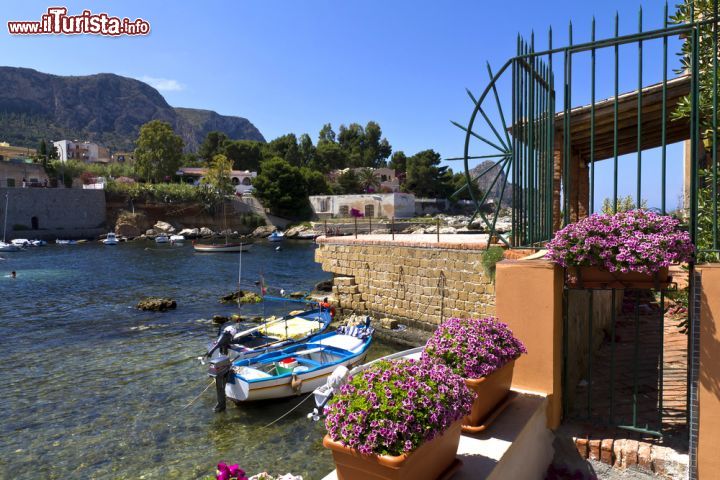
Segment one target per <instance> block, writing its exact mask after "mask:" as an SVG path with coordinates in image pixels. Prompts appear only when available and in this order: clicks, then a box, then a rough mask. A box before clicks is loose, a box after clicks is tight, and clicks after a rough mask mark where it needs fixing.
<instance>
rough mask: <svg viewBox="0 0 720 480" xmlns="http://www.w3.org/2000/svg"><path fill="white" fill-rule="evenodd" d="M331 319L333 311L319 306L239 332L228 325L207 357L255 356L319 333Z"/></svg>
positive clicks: (237, 357) (235, 357)
mask: <svg viewBox="0 0 720 480" xmlns="http://www.w3.org/2000/svg"><path fill="white" fill-rule="evenodd" d="M330 322H332V310H331V309H329V308H319V309H317V308H316V309H314V310H308V311H306V312H302V313H299V314H294V315H286V316H284V317H282V318H278V319H275V320H273V321H270V322H267V323H264V324H262V325H259V326H257V327H254V328H250V329H248V330H245V331H242V332H240V331H238V328H237V325H227V326H226V327H224V328H223V329H222V330H221V331H220V334H219V335H218V338H217V340H216V341H215V343H213V344H212V345H211V346H210V348H209V349H208V352H207V354H206V355H205V356H206V357H207V358H210V359H211V360H212V359H214V358H217V357H218V356H220V355H223V356H227V357H228V358H229V359H230V361H235V360H240V359H248V358H253V357H256V356H258V355H260V354H263V353H267V352H269V351H270V350H278V349H281V348H283V347H287V346H288V345H290V344H294V343H298V342H303V341H306V340H308V339H310V338H312V337H313V335H319V334H321V333H323V332H324V331H325V330H326V329H327V328H328V326H329V325H330Z"/></svg>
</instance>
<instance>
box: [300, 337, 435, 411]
mask: <svg viewBox="0 0 720 480" xmlns="http://www.w3.org/2000/svg"><path fill="white" fill-rule="evenodd" d="M423 350H425V347H424V346H423V347H415V348H411V349H409V350H403V351H401V352H395V353H391V354H390V355H386V356H384V357H380V358H376V359H375V360H372V361H370V362H367V363H364V364H362V365H358V366H357V367H355V368H353V369H348V368H347V367H336V368H335V370H334V371H333V372H332V374H331V375H330V376H329V377H328V379H327V381H326V382H325V383H324V384H322V385H321V386H319V387H318V388H316V389H315V390H313V397H315V405H316V408H315V409H314V410H313V413H311V414H310V415H308V417H309V418H312V419H313V420H315V421H317V420H319V419H320V416H321V415H322V412H323V408H324V407H325V404H327V402H328V401H329V400H330V399H331V398H332V396H333V395H334V394H335V392H337V391H339V390H340V387H341V386H343V385H344V384H345V383H346V382H347V381H348V379H349V378H350V377H352V376H353V375H357V374H358V373H360V372H362V371H363V370H366V369H368V368H370V367H371V366H372V365H374V364H376V363H377V362H379V361H381V360H393V359H396V358H405V359H413V360H420V357H421V356H422V352H423Z"/></svg>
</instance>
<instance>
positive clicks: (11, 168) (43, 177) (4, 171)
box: [0, 161, 49, 188]
mask: <svg viewBox="0 0 720 480" xmlns="http://www.w3.org/2000/svg"><path fill="white" fill-rule="evenodd" d="M23 178H24V179H25V180H26V182H27V184H28V186H29V185H30V183H31V182H32V183H35V184H38V185H42V184H43V183H44V182H49V178H48V176H47V173H45V169H44V168H43V167H42V165H39V164H36V163H24V162H18V163H16V162H4V161H0V188H5V187H11V188H12V185H9V183H10V184H14V186H15V187H16V188H21V187H22V181H23ZM8 180H10V182H8Z"/></svg>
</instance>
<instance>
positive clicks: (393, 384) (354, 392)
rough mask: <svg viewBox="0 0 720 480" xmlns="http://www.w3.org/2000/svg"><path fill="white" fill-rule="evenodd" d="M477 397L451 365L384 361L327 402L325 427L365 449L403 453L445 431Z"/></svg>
mask: <svg viewBox="0 0 720 480" xmlns="http://www.w3.org/2000/svg"><path fill="white" fill-rule="evenodd" d="M346 387H347V388H346ZM472 401H473V394H472V393H471V392H470V390H468V388H467V387H466V386H465V382H464V380H463V379H462V378H461V377H459V376H458V375H455V374H454V373H453V372H452V371H451V370H450V369H449V368H448V367H446V366H445V365H441V364H437V363H421V362H417V361H414V360H396V361H392V362H390V361H381V362H378V363H377V364H376V365H373V366H372V367H370V368H369V369H367V370H365V371H363V372H362V373H361V374H358V375H355V376H353V377H352V378H351V379H350V381H349V383H348V384H346V385H345V386H344V387H343V388H341V390H340V393H339V394H338V395H336V396H335V397H334V398H333V400H332V401H331V402H330V403H329V404H328V405H327V406H326V407H325V412H326V414H327V417H326V419H325V427H326V429H327V432H328V435H330V437H331V438H332V439H333V440H335V441H339V442H340V443H342V444H343V445H346V446H348V447H351V448H355V449H357V450H358V451H359V452H360V453H362V454H366V455H369V454H378V455H400V454H402V453H406V452H410V451H412V450H414V449H416V448H417V447H418V446H419V445H420V444H422V443H423V442H425V441H428V440H430V439H432V438H434V437H436V436H438V435H440V434H441V433H442V432H443V431H445V430H446V429H447V428H448V427H449V426H450V425H451V424H452V423H453V422H455V421H457V420H459V419H460V418H462V417H463V416H465V415H466V414H467V413H469V411H470V406H471V405H472Z"/></svg>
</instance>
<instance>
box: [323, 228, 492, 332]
mask: <svg viewBox="0 0 720 480" xmlns="http://www.w3.org/2000/svg"><path fill="white" fill-rule="evenodd" d="M318 243H319V244H320V246H319V248H318V249H317V250H316V252H315V260H316V261H317V262H319V263H321V264H322V269H323V270H325V271H326V272H332V273H333V274H334V275H335V279H334V287H333V292H334V293H335V297H336V299H337V300H338V303H339V307H340V308H341V309H343V310H349V311H353V310H354V311H356V312H368V313H371V314H373V315H375V316H380V317H383V316H388V317H393V318H397V319H400V320H403V321H404V322H405V323H408V324H409V325H411V326H413V327H416V328H421V329H424V330H434V329H435V327H436V326H437V325H438V324H439V323H440V321H441V318H443V319H445V318H449V317H478V316H481V315H493V314H494V313H495V286H494V284H493V283H492V282H491V281H490V279H489V278H488V277H487V275H486V274H485V272H484V270H483V267H482V263H481V259H482V254H483V251H484V248H482V246H481V245H480V244H470V245H465V244H442V243H440V244H437V245H435V246H432V247H430V246H424V245H423V244H421V243H418V244H414V243H412V242H401V241H395V242H393V241H387V242H372V241H363V240H362V239H358V240H355V241H353V240H352V239H341V238H330V239H325V238H322V239H319V242H318Z"/></svg>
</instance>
